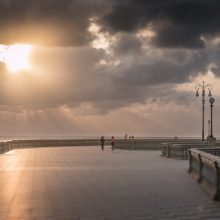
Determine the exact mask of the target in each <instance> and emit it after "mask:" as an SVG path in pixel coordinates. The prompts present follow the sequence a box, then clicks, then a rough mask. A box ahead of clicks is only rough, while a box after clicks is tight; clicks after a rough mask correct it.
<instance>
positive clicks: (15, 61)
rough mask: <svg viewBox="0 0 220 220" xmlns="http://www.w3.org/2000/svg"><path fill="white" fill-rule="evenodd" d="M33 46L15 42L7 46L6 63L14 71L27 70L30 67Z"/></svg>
mask: <svg viewBox="0 0 220 220" xmlns="http://www.w3.org/2000/svg"><path fill="white" fill-rule="evenodd" d="M31 48H32V46H31V45H28V44H15V45H10V46H8V48H7V52H6V54H5V63H6V66H7V68H8V70H9V71H10V72H12V73H15V72H19V71H22V70H27V69H29V67H30V61H29V57H30V51H31Z"/></svg>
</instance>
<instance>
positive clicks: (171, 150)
mask: <svg viewBox="0 0 220 220" xmlns="http://www.w3.org/2000/svg"><path fill="white" fill-rule="evenodd" d="M207 147H212V145H208V144H207V143H206V142H194V143H186V142H184V143H162V144H161V152H162V154H161V156H163V157H167V158H175V159H180V160H187V159H189V149H191V148H207Z"/></svg>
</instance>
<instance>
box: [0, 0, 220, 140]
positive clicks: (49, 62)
mask: <svg viewBox="0 0 220 220" xmlns="http://www.w3.org/2000/svg"><path fill="white" fill-rule="evenodd" d="M219 14H220V1H219V0H166V1H164V0H120V1H118V0H47V1H45V0H1V1H0V27H1V30H0V60H1V62H0V134H1V136H14V135H17V136H19V135H20V136H24V135H26V136H29V135H30V136H34V135H36V136H42V135H50V136H57V135H59V136H69V135H71V136H72V135H73V136H74V135H75V136H79V135H80V136H83V135H86V136H90V135H95V136H100V135H108V136H111V135H117V136H124V135H125V134H126V133H128V135H134V136H145V137H165V136H169V137H174V136H178V137H180V136H182V137H192V136H193V137H194V136H196V137H201V133H202V99H201V89H200V91H199V93H200V96H199V97H196V96H195V85H196V84H197V83H200V84H201V83H202V82H203V81H205V84H211V85H212V94H213V97H214V98H215V103H214V108H213V114H214V116H213V132H214V136H217V137H220V123H219V121H220V111H219V108H220V104H219V102H218V100H219V96H220V88H219V86H218V85H219V83H220V70H219V62H220V56H219V55H220V16H219ZM14 44H25V45H31V50H30V57H29V68H27V69H25V70H22V71H19V72H17V73H16V74H15V73H12V72H10V70H9V69H8V68H7V65H6V63H5V53H6V52H4V51H5V50H7V48H8V47H9V46H10V45H14ZM5 48H6V49H5ZM17 59H18V60H19V55H17ZM207 95H208V90H207V89H206V103H205V136H207V135H208V129H207V128H208V120H209V119H210V106H209V101H208V100H209V97H208V96H207Z"/></svg>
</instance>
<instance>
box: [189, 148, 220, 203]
mask: <svg viewBox="0 0 220 220" xmlns="http://www.w3.org/2000/svg"><path fill="white" fill-rule="evenodd" d="M189 155H190V159H189V170H188V171H189V173H190V174H191V175H192V176H193V177H194V178H195V179H196V180H197V182H198V183H200V184H201V186H202V187H203V188H204V190H205V191H206V192H207V193H208V194H209V195H210V196H211V197H212V199H213V200H219V199H220V148H202V149H200V148H199V149H190V150H189Z"/></svg>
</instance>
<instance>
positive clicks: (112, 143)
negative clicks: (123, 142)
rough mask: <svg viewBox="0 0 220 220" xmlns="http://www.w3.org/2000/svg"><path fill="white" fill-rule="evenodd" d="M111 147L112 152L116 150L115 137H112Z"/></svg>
mask: <svg viewBox="0 0 220 220" xmlns="http://www.w3.org/2000/svg"><path fill="white" fill-rule="evenodd" d="M111 146H112V151H113V150H114V149H115V138H114V136H112V139H111Z"/></svg>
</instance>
